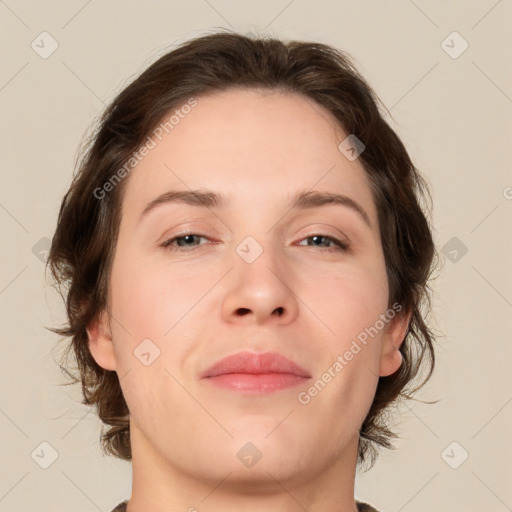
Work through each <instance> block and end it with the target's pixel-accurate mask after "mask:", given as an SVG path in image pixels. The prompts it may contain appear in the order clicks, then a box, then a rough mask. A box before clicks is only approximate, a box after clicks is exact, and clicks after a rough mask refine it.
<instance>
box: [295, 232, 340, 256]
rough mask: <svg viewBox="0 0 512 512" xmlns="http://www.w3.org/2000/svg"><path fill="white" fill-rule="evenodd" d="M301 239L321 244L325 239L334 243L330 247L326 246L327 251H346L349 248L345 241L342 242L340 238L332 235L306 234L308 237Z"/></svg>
mask: <svg viewBox="0 0 512 512" xmlns="http://www.w3.org/2000/svg"><path fill="white" fill-rule="evenodd" d="M303 240H312V241H314V242H320V244H322V242H323V241H324V240H325V241H327V243H332V244H334V246H332V245H331V247H328V248H327V249H325V250H326V251H327V252H339V251H347V250H348V248H349V245H348V244H347V243H345V242H342V241H341V240H338V239H337V238H335V237H333V236H327V235H320V234H316V235H311V236H308V237H306V238H304V239H303ZM303 240H302V241H303ZM299 245H304V244H299ZM316 247H325V244H323V245H317V246H316Z"/></svg>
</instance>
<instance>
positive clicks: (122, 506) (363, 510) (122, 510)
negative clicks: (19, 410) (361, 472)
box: [112, 500, 378, 512]
mask: <svg viewBox="0 0 512 512" xmlns="http://www.w3.org/2000/svg"><path fill="white" fill-rule="evenodd" d="M127 504H128V500H126V501H123V502H122V503H119V505H117V506H116V507H115V508H114V509H112V512H126V506H127ZM356 504H357V509H358V511H359V512H378V510H376V509H375V508H373V507H372V506H371V505H368V503H362V502H360V501H356Z"/></svg>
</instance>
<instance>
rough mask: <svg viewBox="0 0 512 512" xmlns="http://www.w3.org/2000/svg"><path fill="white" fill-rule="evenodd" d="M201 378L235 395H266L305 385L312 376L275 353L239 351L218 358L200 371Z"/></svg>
mask: <svg viewBox="0 0 512 512" xmlns="http://www.w3.org/2000/svg"><path fill="white" fill-rule="evenodd" d="M200 378H201V379H202V380H205V381H207V382H208V383H210V384H212V385H214V386H216V387H219V388H223V389H227V390H231V391H235V392H243V393H246V394H268V393H273V392H275V391H279V390H283V389H287V388H291V387H295V386H298V385H301V384H304V382H305V381H306V380H308V379H310V378H311V375H310V374H309V372H308V371H307V370H305V369H304V368H302V367H301V366H299V365H298V364H297V363H295V362H294V361H291V360H290V359H288V358H286V357H284V356H282V355H281V354H278V353H276V352H265V353H259V354H258V353H254V352H239V353H237V354H233V355H231V356H228V357H226V358H224V359H221V360H220V361H218V362H217V363H215V364H214V365H213V366H211V367H210V368H208V369H207V370H205V371H203V372H202V373H201V374H200Z"/></svg>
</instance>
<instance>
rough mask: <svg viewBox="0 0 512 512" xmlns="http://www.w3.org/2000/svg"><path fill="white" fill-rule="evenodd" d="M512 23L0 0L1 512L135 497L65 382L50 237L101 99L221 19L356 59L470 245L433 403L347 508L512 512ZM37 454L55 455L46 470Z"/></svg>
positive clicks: (425, 7)
mask: <svg viewBox="0 0 512 512" xmlns="http://www.w3.org/2000/svg"><path fill="white" fill-rule="evenodd" d="M511 19H512V1H510V0H502V1H495V0H488V1H487V0H485V1H483V0H482V1H479V2H476V1H473V2H468V1H454V2H442V1H432V2H427V1H424V0H416V1H414V2H413V1H412V0H410V1H407V0H393V1H389V2H377V1H374V2H369V1H359V2H355V1H348V0H344V1H334V0H333V1H328V0H323V1H316V2H306V1H301V0H294V1H293V0H292V1H290V0H283V1H273V2H270V1H259V2H256V1H248V0H245V1H235V0H208V1H206V0H194V1H190V2H184V1H181V2H179V1H166V2H164V1H152V2H135V1H124V2H121V1H119V0H117V1H109V2H101V1H99V0H92V1H87V0H85V1H75V0H73V1H67V2H56V1H53V2H51V1H47V2H28V1H16V0H6V1H5V2H0V37H1V48H2V66H1V68H0V109H1V119H2V123H1V134H0V140H1V141H2V151H1V153H0V161H1V167H0V168H1V173H2V187H1V190H0V225H1V228H2V242H3V243H2V249H1V251H2V265H1V270H0V310H1V314H2V338H3V339H2V357H1V359H0V361H1V363H0V364H1V376H2V377H1V378H2V387H1V395H0V412H1V414H0V428H1V433H2V440H1V446H2V454H1V460H2V461H3V463H2V465H1V468H0V474H1V478H0V511H2V512H3V511H9V512H11V511H14V510H15V511H17V512H28V511H33V510H44V511H52V512H60V511H62V512H64V511H70V510H73V511H74V512H93V511H96V510H101V511H110V509H111V508H112V507H113V506H114V505H115V504H117V503H118V502H119V501H121V500H122V499H124V498H126V497H128V496H129V495H130V490H131V466H130V465H129V464H128V463H124V462H121V461H118V460H116V459H113V458H111V457H102V455H101V452H100V448H99V444H98V439H99V434H100V423H99V421H98V420H97V419H96V418H95V416H94V413H93V412H88V409H87V408H85V407H84V406H81V405H79V404H77V403H76V401H77V400H78V399H80V393H79V389H78V388H75V389H74V390H73V389H71V388H69V387H67V388H62V387H60V388H59V387H58V386H57V384H58V383H59V382H62V380H61V376H60V373H59V371H58V369H57V368H56V366H55V364H54V362H53V360H52V357H51V355H50V351H51V349H52V347H54V346H55V344H56V342H57V337H56V336H55V335H53V334H51V333H49V332H48V331H46V330H45V329H44V327H43V326H51V325H57V324H60V323H61V322H63V321H64V309H63V306H62V304H61V302H60V299H59V297H58V296H57V295H56V293H55V292H54V291H53V290H52V289H51V288H49V287H48V285H46V284H45V276H44V273H43V270H44V266H43V262H42V261H43V260H44V254H45V248H46V246H47V240H46V239H49V238H51V237H52V234H53V230H54V226H55V221H56V216H57V212H58V207H59V204H60V200H61V197H62V195H63V193H64V192H65V190H66V188H67V186H68V184H69V182H70V180H71V173H72V169H73V165H74V160H75V156H76V151H77V147H78V144H79V142H80V140H81V138H82V136H83V134H84V132H85V130H86V128H87V127H89V125H90V124H91V123H92V122H93V120H94V118H95V117H96V116H97V115H98V114H99V113H100V111H101V109H102V108H103V107H104V104H106V103H108V102H109V101H110V100H111V99H112V98H113V96H114V94H115V93H116V92H118V91H119V90H120V88H122V87H123V86H124V85H126V84H127V83H128V81H129V80H130V79H131V78H133V77H134V76H135V75H136V74H137V73H139V72H140V71H142V70H143V69H144V68H145V67H146V66H147V65H148V64H149V63H150V62H152V61H153V60H155V59H156V57H157V56H158V55H160V54H161V53H162V51H163V50H165V49H166V48H170V47H171V46H174V45H176V44H178V43H180V42H183V41H184V40H186V39H188V38H190V37H192V36H195V35H199V34H203V33H205V32H209V31H212V30H214V29H215V28H218V27H228V28H234V29H235V30H238V31H240V32H243V33H245V32H249V31H251V32H254V33H266V34H273V35H276V36H278V37H282V38H288V39H292V38H295V39H310V40H317V41H322V42H326V43H330V44H333V45H335V46H337V47H339V48H341V49H344V50H346V51H348V52H349V53H350V54H351V55H352V56H353V58H354V59H355V62H356V65H357V66H358V67H359V69H360V70H361V72H362V73H363V74H364V75H365V76H366V78H367V79H368V80H369V82H370V83H371V85H372V86H373V87H374V88H375V90H376V92H377V94H378V95H379V96H380V98H381V99H382V100H383V101H384V103H385V104H386V106H387V107H388V109H390V111H391V114H392V116H393V118H394V119H393V120H391V122H392V126H393V127H394V128H395V129H396V130H397V131H398V133H399V135H400V136H401V137H402V138H403V140H404V142H405V144H406V146H407V147H408V149H409V151H410V154H411V156H412V158H413V160H414V162H415V164H416V166H417V167H418V168H419V169H420V170H421V171H422V172H423V173H424V175H425V176H426V178H427V180H428V182H429V183H430V185H431V187H432V193H433V198H434V207H435V211H434V223H435V227H436V233H435V237H436V244H437V245H438V247H439V250H440V251H441V254H443V253H442V250H443V247H445V245H446V244H447V243H448V242H449V241H450V240H451V239H452V238H453V237H456V238H457V240H455V241H452V242H451V243H452V244H453V243H456V244H459V246H461V244H464V246H466V248H467V253H465V254H463V255H462V257H461V254H462V252H461V251H460V249H455V250H456V251H457V255H458V256H457V260H456V261H451V259H450V258H452V259H453V257H454V254H455V253H453V252H452V253H451V254H450V252H449V251H448V249H446V252H447V256H445V255H444V254H443V260H444V263H443V269H442V272H441V275H440V277H439V278H438V279H437V281H436V282H435V284H434V285H433V286H434V291H435V295H434V313H435V323H434V326H435V327H436V328H437V329H439V330H441V331H442V332H444V334H445V336H444V338H441V339H439V344H438V347H439V348H438V356H439V361H438V366H437V369H436V372H435V375H434V378H433V379H432V380H431V381H430V383H429V385H428V386H427V387H426V388H425V389H424V391H423V392H422V393H421V395H420V396H421V397H423V398H425V399H429V400H431V399H440V401H439V403H437V404H436V405H424V404H422V403H414V402H411V403H409V404H408V405H407V406H404V407H402V409H401V410H400V411H399V412H400V415H399V417H398V415H397V417H396V422H397V429H398V431H399V433H400V434H401V436H402V439H401V440H400V441H398V442H397V443H396V446H397V449H396V450H395V451H393V452H386V453H383V455H382V456H381V458H380V459H379V462H378V463H377V464H376V466H375V467H374V468H373V469H372V470H371V471H369V472H367V473H365V474H360V475H358V477H357V481H356V496H357V497H359V498H364V499H366V500H368V501H370V502H371V503H373V504H374V505H375V506H377V507H378V508H379V509H381V510H382V511H384V512H399V511H400V512H401V511H403V512H431V511H432V510H436V511H437V512H448V511H462V510H464V511H465V512H482V511H485V512H501V511H503V512H504V511H506V510H512V486H511V485H510V482H511V481H512V465H511V456H512V445H511V442H510V434H511V427H512V385H511V377H510V375H511V372H510V363H511V361H512V358H511V356H512V348H511V347H512V343H511V333H512V321H511V318H512V270H511V266H510V260H511V257H510V255H511V249H512V229H511V228H512V226H511V224H512V222H511V220H512V188H511V187H512V172H511V157H510V154H511V153H510V150H511V143H512V139H511V135H512V116H511V114H512V71H511V63H512V60H511V53H512V52H511V48H512V44H511V42H512V31H510V26H511ZM43 31H47V32H48V33H49V34H50V35H51V37H52V38H53V39H55V40H56V42H57V43H58V48H57V50H56V51H55V52H54V53H53V54H52V55H50V56H49V57H48V58H46V59H44V58H42V57H41V56H40V54H38V53H36V51H34V50H33V49H32V47H31V43H32V42H33V41H35V43H34V44H39V48H38V50H39V52H42V51H43V48H41V47H42V46H43V44H42V43H41V38H42V37H45V38H46V39H45V43H44V48H45V49H46V51H47V50H48V49H50V48H51V46H50V39H49V38H48V36H39V35H40V34H41V32H43ZM454 31H457V32H458V33H459V34H460V36H461V37H462V38H463V39H464V40H465V41H467V43H468V44H469V47H468V48H467V50H466V51H465V52H464V53H462V54H461V55H460V56H458V57H457V58H452V57H451V56H450V55H449V54H448V53H447V52H446V51H445V49H448V48H446V45H449V46H451V47H452V48H451V49H449V51H451V52H452V53H453V52H458V51H460V49H461V48H462V46H461V45H462V44H463V41H462V40H461V39H457V36H450V37H449V38H448V39H447V42H446V43H444V44H442V42H443V41H444V40H445V39H446V38H447V37H448V36H449V35H450V34H451V33H452V32H454ZM36 48H37V47H36ZM507 187H508V188H507ZM448 248H449V249H450V251H451V250H453V248H452V247H451V246H448ZM448 256H449V257H448ZM454 441H455V442H456V443H458V444H456V445H452V446H449V445H451V443H452V442H454ZM42 442H46V443H49V444H50V445H51V447H53V449H54V450H55V451H56V453H57V455H58V457H57V459H56V460H55V461H54V462H53V463H52V464H51V465H50V466H49V467H48V468H47V469H43V468H42V467H40V464H42V463H44V462H45V461H46V462H50V461H51V460H50V454H51V449H50V448H49V447H48V446H46V445H43V446H40V445H41V443H42ZM447 447H448V449H447ZM465 452H467V453H468V454H469V456H468V458H467V459H466V460H465V461H464V462H463V463H462V464H461V462H462V460H463V458H464V455H465ZM33 453H34V455H31V454H33ZM36 461H37V462H36ZM449 464H451V465H452V466H457V465H458V464H460V465H459V466H458V468H457V469H454V468H452V467H451V466H450V465H449Z"/></svg>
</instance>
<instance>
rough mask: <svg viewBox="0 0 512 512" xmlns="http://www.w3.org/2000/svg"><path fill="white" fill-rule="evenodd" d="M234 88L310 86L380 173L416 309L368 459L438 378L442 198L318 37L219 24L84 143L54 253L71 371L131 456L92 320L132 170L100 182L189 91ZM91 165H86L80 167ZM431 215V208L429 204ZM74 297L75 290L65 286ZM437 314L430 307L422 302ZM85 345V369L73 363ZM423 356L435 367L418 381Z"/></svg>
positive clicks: (388, 226)
mask: <svg viewBox="0 0 512 512" xmlns="http://www.w3.org/2000/svg"><path fill="white" fill-rule="evenodd" d="M232 87H250V88H258V89H260V88H261V89H268V90H279V91H283V92H287V91H288V92H296V93H300V94H302V95H303V96H305V97H306V98H308V99H311V100H314V102H316V103H317V104H319V105H321V106H323V107H324V108H326V109H327V110H328V111H330V112H331V113H332V114H333V115H334V116H335V118H336V119H337V120H338V122H339V124H340V126H341V127H342V128H343V129H344V131H345V132H346V133H347V134H354V135H355V136H356V137H357V138H358V139H359V140H360V141H362V142H363V144H364V145H365V150H364V151H363V153H362V154H361V155H360V156H359V159H360V161H361V163H362V165H363V166H364V169H365V171H366V173H367V174H368V177H369V179H370V184H371V188H372V193H373V198H374V201H375V204H376V207H377V212H378V218H379V229H380V234H381V240H382V246H383V252H384V256H385V263H386V269H387V277H388V282H389V290H390V294H389V306H390V307H391V305H392V304H394V303H399V304H401V305H402V307H403V312H402V314H406V313H409V312H410V313H412V316H411V321H410V323H409V328H408V330H407V334H406V336H405V340H404V342H403V343H402V345H401V347H400V351H401V353H402V355H403V362H402V365H401V367H400V368H399V369H398V370H397V371H396V372H395V373H394V374H392V375H389V376H387V377H380V379H379V382H378V386H377V391H376V394H375V397H374V401H373V404H372V406H371V408H370V411H369V413H368V415H367V417H366V419H365V420H364V423H363V425H362V427H361V430H360V437H359V451H358V463H362V462H364V461H366V460H368V457H367V455H370V456H371V465H373V463H374V461H375V459H376V457H377V454H378V451H377V450H376V445H380V446H383V447H386V448H393V445H392V444H391V442H390V440H391V439H392V438H397V437H398V436H397V435H396V434H395V433H393V432H392V431H391V430H390V428H389V427H388V426H387V422H386V421H385V415H386V412H387V411H388V406H389V405H390V404H391V403H392V402H395V401H396V400H398V399H399V398H408V399H409V398H412V393H414V392H415V391H417V390H418V389H419V388H420V387H421V386H423V385H424V383H425V382H426V381H427V380H428V379H429V378H430V376H431V374H432V372H433V369H434V364H435V353H434V344H433V343H434V335H433V332H432V330H431V329H430V328H429V327H428V326H427V323H426V315H427V314H430V312H431V308H430V289H429V286H428V280H429V278H430V276H431V273H432V271H433V268H434V266H433V263H434V260H435V259H437V257H438V255H437V252H436V250H435V247H434V243H433V240H432V234H431V230H430V225H429V220H427V218H426V217H425V215H424V213H423V211H422V208H421V207H420V204H419V202H420V201H421V200H423V199H425V198H426V195H427V194H428V198H429V199H430V203H431V201H432V200H431V196H430V193H429V192H428V187H427V185H426V183H425V181H424V179H423V178H422V177H421V176H420V174H419V173H418V171H417V170H416V168H415V167H414V165H413V163H412V162H411V159H410V157H409V155H408V153H407V151H406V149H405V147H404V145H403V143H402V142H401V140H400V139H399V137H398V136H397V134H396V133H395V132H394V131H393V130H392V128H391V127H390V126H389V125H388V124H387V122H386V121H385V120H384V118H383V116H382V115H381V113H380V110H379V107H378V104H379V103H380V100H379V99H378V97H377V96H376V95H375V93H374V92H373V91H372V89H371V88H370V86H369V85H368V84H367V83H366V81H365V80H364V78H363V77H362V76H361V75H360V74H359V73H358V71H357V70H356V69H355V67H354V65H353V64H352V63H351V60H350V57H349V55H348V54H347V53H345V52H342V51H340V50H337V49H334V48H332V47H330V46H328V45H325V44H321V43H316V42H301V41H292V42H283V41H280V40H278V39H274V38H270V37H262V38H250V37H246V36H243V35H240V34H236V33H232V32H229V31H228V32H224V31H222V32H218V33H214V34H210V35H206V36H203V37H199V38H196V39H193V40H190V41H188V42H186V43H185V44H183V45H181V46H180V47H178V48H176V49H174V50H172V51H169V52H168V53H166V54H165V55H163V56H162V57H160V58H159V59H158V60H157V61H156V62H154V63H153V64H152V65H151V66H149V68H148V69H146V70H145V71H144V72H143V73H142V74H141V75H140V76H139V77H138V78H136V79H135V80H134V81H133V82H132V83H131V84H130V85H128V86H127V87H126V88H125V89H124V90H122V91H121V92H120V93H119V94H118V95H117V97H116V98H115V99H114V100H113V101H112V102H111V103H110V105H109V106H108V107H107V108H106V110H105V111H104V113H103V114H102V116H101V118H100V119H99V121H98V123H97V126H98V128H97V130H96V131H95V132H94V133H92V134H91V135H90V136H89V138H88V139H87V140H85V141H84V143H83V144H82V147H81V151H80V153H79V158H78V162H77V167H78V171H77V172H75V174H74V177H73V181H72V184H71V186H70V188H69V190H68V191H67V193H66V194H65V196H64V198H63V200H62V204H61V207H60V212H59V217H58V222H57V227H56V232H55V234H54V237H53V240H52V245H51V249H50V253H49V257H48V260H47V265H49V267H50V269H51V272H52V277H53V279H54V284H55V285H57V286H56V287H58V290H59V291H60V293H61V294H62V286H63V285H64V286H65V288H66V291H67V297H66V298H65V301H66V311H67V317H68V321H69V324H68V325H66V326H65V327H62V328H53V329H51V330H52V331H53V332H55V333H57V334H60V335H64V336H66V337H71V343H70V344H69V345H68V346H67V347H66V352H65V354H64V357H63V358H62V360H61V362H60V365H61V369H62V370H63V371H64V372H66V373H67V374H68V375H69V376H70V377H71V379H72V380H73V382H78V381H81V385H82V391H83V396H84V400H83V401H82V403H83V404H86V405H95V406H96V409H97V413H98V416H99V418H100V419H101V420H102V422H103V423H104V425H108V426H109V427H108V428H107V427H105V429H104V430H103V432H102V435H101V444H102V447H103V451H104V453H108V454H111V455H114V456H116V457H119V458H121V459H124V460H131V445H130V431H129V411H128V407H127V404H126V402H125V399H124V397H123V394H122V391H121V387H120V383H119V377H118V375H117V373H116V372H115V371H109V370H105V369H103V368H102V367H100V366H99V365H98V364H97V363H96V361H95V360H94V359H93V357H92V355H91V353H90V351H89V347H88V336H87V332H86V327H87V326H88V325H89V323H90V322H91V321H92V320H94V319H95V318H97V317H98V315H99V314H100V313H101V312H102V311H107V305H108V296H107V294H108V282H109V276H110V270H111V264H112V259H113V254H114V249H115V246H116V242H117V234H118V230H119V224H120V216H121V205H122V200H123V191H124V189H125V187H126V182H127V179H126V178H125V179H123V180H121V181H120V183H119V184H118V185H117V186H115V187H113V189H112V190H111V191H110V192H109V193H108V194H105V193H103V194H102V195H101V198H98V192H97V191H98V190H99V189H101V188H102V187H103V186H104V184H105V183H106V182H107V181H109V180H111V179H112V177H113V176H114V175H115V174H116V172H117V173H118V176H119V169H121V168H122V167H123V166H124V165H125V164H126V162H127V161H128V160H129V158H131V157H132V154H133V153H134V152H135V151H136V150H137V149H138V148H140V147H141V145H142V144H143V142H144V140H145V139H146V138H147V137H148V135H149V134H150V133H151V132H152V130H154V129H155V127H157V126H158V124H159V123H160V122H161V120H162V119H163V118H164V116H165V115H169V113H170V112H171V110H172V109H174V108H176V107H178V106H179V105H180V104H183V103H184V102H186V101H187V100H189V99H190V98H193V97H198V96H200V95H204V94H209V93H214V92H220V91H224V90H226V89H228V88H232ZM78 163H79V165H78ZM429 213H430V211H429ZM62 296H63V298H64V295H63V294H62ZM424 306H425V307H426V311H425V312H421V311H420V309H421V308H422V307H424ZM71 351H73V353H74V357H75V360H76V363H77V366H76V367H75V368H76V369H77V370H78V372H79V374H78V376H75V375H72V374H71V373H70V372H69V371H68V370H67V368H70V366H69V364H68V356H69V353H70V352H71ZM422 363H426V368H427V375H426V377H425V379H424V380H423V382H422V383H420V384H419V385H418V386H417V387H415V388H413V389H410V388H409V386H410V382H411V381H412V380H413V379H414V377H416V376H417V375H418V374H419V372H420V369H421V368H422Z"/></svg>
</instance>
